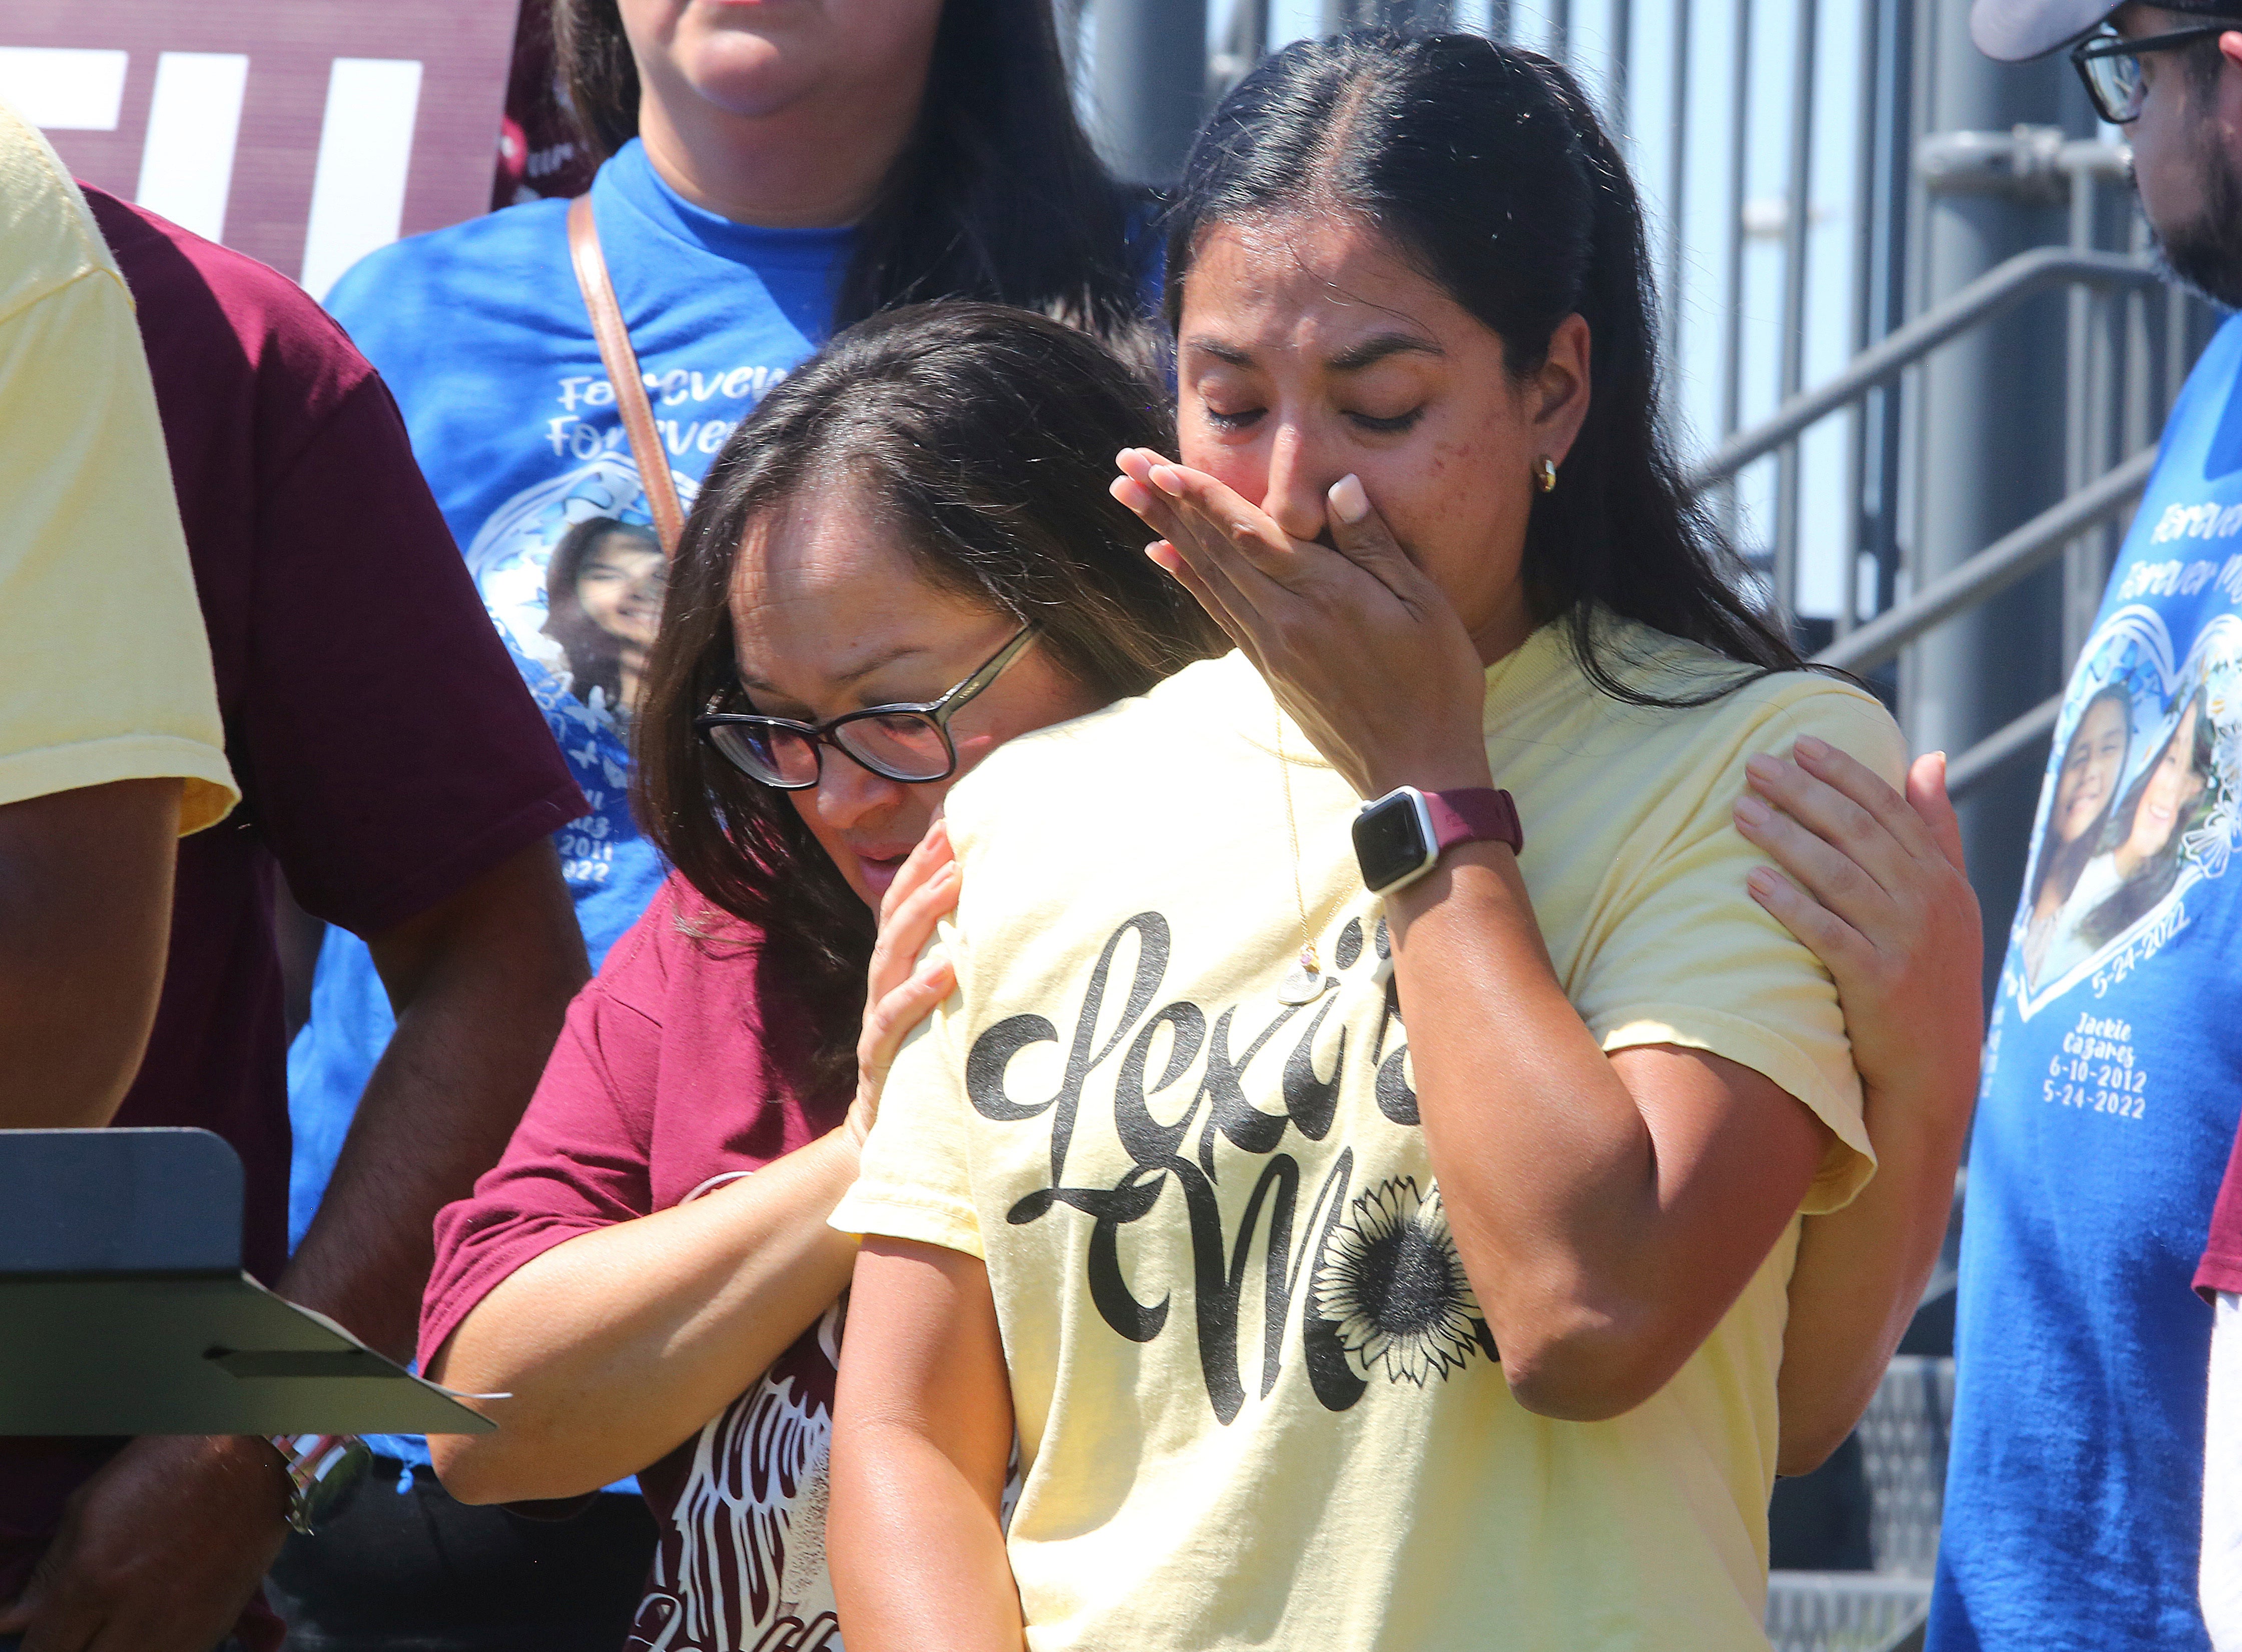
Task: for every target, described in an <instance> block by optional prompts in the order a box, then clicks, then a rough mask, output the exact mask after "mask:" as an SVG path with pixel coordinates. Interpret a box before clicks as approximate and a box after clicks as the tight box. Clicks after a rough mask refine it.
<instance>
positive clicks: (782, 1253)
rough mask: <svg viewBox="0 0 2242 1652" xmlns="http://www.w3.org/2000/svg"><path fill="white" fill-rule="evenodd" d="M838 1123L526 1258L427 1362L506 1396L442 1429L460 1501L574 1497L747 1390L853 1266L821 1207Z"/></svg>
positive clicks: (835, 1192)
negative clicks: (666, 1205)
mask: <svg viewBox="0 0 2242 1652" xmlns="http://www.w3.org/2000/svg"><path fill="white" fill-rule="evenodd" d="M855 1176H856V1149H855V1147H854V1145H852V1144H851V1143H850V1141H849V1138H848V1137H847V1135H846V1133H845V1132H835V1133H833V1134H831V1135H828V1136H825V1137H822V1138H820V1139H818V1140H817V1141H815V1142H812V1143H810V1144H809V1145H808V1146H805V1147H802V1148H801V1149H799V1150H797V1151H796V1152H792V1153H789V1154H788V1155H787V1156H786V1157H785V1158H781V1159H778V1160H776V1161H775V1163H772V1164H770V1165H766V1166H764V1167H763V1168H762V1169H761V1170H759V1171H757V1172H755V1174H754V1175H752V1176H749V1177H747V1178H745V1179H742V1180H740V1181H736V1182H733V1183H731V1184H729V1185H727V1186H724V1187H722V1188H720V1189H718V1190H717V1191H716V1192H712V1193H709V1194H708V1195H706V1196H704V1197H702V1198H701V1199H695V1200H694V1201H693V1202H692V1203H691V1204H688V1205H680V1206H678V1207H677V1208H675V1209H674V1210H668V1211H659V1212H654V1214H653V1215H650V1216H644V1217H640V1218H638V1219H635V1220H633V1221H628V1222H619V1223H616V1224H615V1225H614V1226H609V1227H604V1228H600V1229H598V1230H596V1231H594V1232H588V1233H584V1234H581V1235H579V1236H578V1237H576V1238H574V1239H569V1240H567V1242H566V1243H564V1244H561V1245H557V1246H554V1247H553V1248H552V1249H551V1250H549V1251H547V1252H544V1253H543V1254H542V1255H540V1256H538V1257H535V1258H534V1259H531V1260H530V1261H528V1262H527V1263H525V1264H524V1265H523V1266H521V1267H520V1268H519V1269H518V1270H516V1271H515V1272H514V1273H513V1274H511V1275H509V1276H508V1277H507V1279H505V1280H503V1281H502V1282H500V1284H499V1285H498V1286H496V1287H494V1288H493V1290H492V1291H491V1293H490V1294H489V1295H487V1296H486V1297H485V1298H484V1299H482V1300H481V1301H480V1303H478V1304H477V1305H476V1306H475V1307H474V1308H473V1311H472V1312H470V1313H468V1314H467V1318H466V1319H465V1320H462V1321H461V1322H460V1327H459V1329H458V1330H456V1331H455V1332H453V1333H452V1335H451V1337H450V1338H449V1339H448V1340H446V1344H445V1346H444V1348H443V1350H442V1351H441V1353H440V1354H439V1355H438V1357H437V1358H436V1359H435V1360H433V1361H432V1363H431V1373H432V1374H433V1375H434V1376H435V1377H436V1378H437V1379H438V1380H440V1381H442V1382H444V1383H446V1384H447V1385H449V1386H451V1387H457V1388H464V1389H466V1390H467V1391H469V1392H471V1393H507V1394H510V1395H511V1396H512V1398H511V1399H507V1400H496V1401H493V1402H491V1403H490V1404H489V1405H488V1406H487V1407H485V1409H486V1410H487V1412H488V1414H490V1416H491V1417H492V1418H493V1420H496V1421H497V1422H498V1424H499V1429H498V1432H496V1433H495V1434H458V1435H446V1436H444V1437H443V1438H441V1439H439V1440H434V1441H433V1442H432V1449H433V1453H434V1455H435V1459H436V1467H437V1471H438V1473H439V1474H440V1475H441V1477H442V1479H443V1481H444V1484H445V1486H446V1488H447V1489H449V1490H450V1491H451V1492H452V1494H453V1495H454V1496H456V1497H458V1498H460V1500H461V1501H467V1502H512V1501H524V1500H531V1499H540V1498H554V1497H570V1496H575V1495H577V1494H581V1493H583V1492H587V1491H590V1490H594V1489H595V1488H596V1487H601V1486H603V1485H606V1484H607V1483H608V1482H610V1481H614V1480H617V1479H619V1478H621V1476H623V1475H626V1474H634V1473H636V1472H637V1471H638V1470H639V1469H641V1468H643V1467H646V1466H647V1465H648V1463H650V1462H654V1461H657V1460H659V1459H660V1458H661V1457H662V1456H663V1455H665V1454H667V1453H668V1452H669V1451H670V1450H672V1449H673V1448H674V1447H675V1446H676V1445H677V1444H678V1442H679V1441H680V1440H685V1439H687V1438H689V1437H690V1436H691V1435H692V1434H694V1432H695V1430H697V1429H699V1428H701V1427H702V1426H704V1425H705V1424H706V1423H707V1422H708V1420H709V1419H710V1418H711V1417H714V1416H715V1415H716V1414H718V1413H720V1412H721V1411H722V1410H723V1408H724V1407H726V1406H727V1405H728V1404H730V1403H731V1401H732V1400H734V1399H735V1398H736V1397H738V1395H739V1394H740V1393H741V1392H742V1390H744V1389H745V1388H746V1387H748V1385H749V1384H750V1383H752V1382H753V1381H754V1380H755V1378H756V1377H757V1376H758V1375H759V1374H760V1373H762V1372H763V1371H764V1370H766V1369H767V1368H769V1366H770V1364H771V1362H772V1361H773V1360H775V1359H777V1357H778V1356H779V1355H780V1354H781V1353H783V1352H784V1351H785V1350H786V1348H787V1346H788V1345H789V1344H790V1343H792V1342H793V1341H794V1340H795V1338H797V1337H799V1336H800V1335H801V1334H802V1332H803V1331H804V1330H806V1329H808V1328H809V1326H811V1325H813V1324H815V1323H816V1320H817V1316H818V1315H819V1314H821V1313H824V1312H825V1310H826V1309H827V1308H828V1307H829V1306H831V1305H832V1303H833V1301H834V1299H836V1297H838V1296H839V1295H840V1294H841V1292H842V1289H843V1288H844V1287H845V1286H847V1285H848V1283H849V1269H850V1267H851V1266H853V1265H854V1264H855V1261H856V1242H855V1241H854V1240H853V1239H850V1238H849V1236H848V1235H846V1234H843V1233H838V1232H835V1231H834V1230H833V1229H831V1228H830V1227H829V1226H826V1222H825V1219H826V1217H827V1216H828V1215H829V1213H830V1212H831V1211H832V1209H833V1206H834V1205H836V1203H838V1202H839V1200H840V1198H841V1195H842V1193H843V1192H847V1191H848V1187H849V1183H850V1182H851V1181H852V1180H853V1179H855Z"/></svg>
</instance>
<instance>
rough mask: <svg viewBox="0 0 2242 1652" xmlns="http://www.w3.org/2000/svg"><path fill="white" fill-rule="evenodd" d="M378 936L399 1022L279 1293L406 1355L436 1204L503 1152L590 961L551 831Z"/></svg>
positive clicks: (380, 963) (469, 1183) (379, 961)
mask: <svg viewBox="0 0 2242 1652" xmlns="http://www.w3.org/2000/svg"><path fill="white" fill-rule="evenodd" d="M372 945H373V956H374V962H375V964H376V966H377V967H378V968H379V970H380V971H381V975H382V980H383V983H384V984H385V985H386V986H387V988H388V989H389V994H390V999H391V1003H392V1004H393V1006H394V1008H395V1009H396V1011H397V1031H396V1032H395V1034H394V1035H393V1037H392V1038H391V1039H390V1042H389V1048H388V1049H387V1050H386V1051H385V1052H384V1053H383V1056H382V1058H381V1060H380V1062H379V1064H378V1065H377V1066H376V1067H375V1068H374V1071H373V1078H370V1079H369V1080H368V1081H367V1084H366V1091H365V1093H364V1095H363V1096H362V1097H361V1098H360V1099H359V1107H358V1113H357V1116H356V1118H354V1119H353V1120H352V1124H351V1130H350V1135H349V1136H348V1138H346V1140H345V1141H344V1144H343V1150H342V1153H341V1155H340V1157H339V1158H338V1160H337V1162H336V1165H335V1171H334V1175H333V1177H332V1179H331V1180H330V1181H329V1182H328V1184H327V1191H326V1195H325V1197H324V1198H323V1199H321V1200H320V1203H319V1214H318V1215H317V1217H315V1218H314V1219H313V1220H312V1226H311V1229H310V1231H309V1232H306V1233H305V1236H304V1242H303V1244H302V1245H301V1246H299V1248H298V1250H297V1252H296V1255H295V1259H294V1260H292V1262H291V1263H290V1264H289V1266H288V1270H287V1272H286V1273H285V1274H283V1275H282V1277H281V1281H280V1286H279V1289H280V1292H281V1293H282V1294H283V1295H285V1296H286V1297H287V1298H288V1299H290V1300H292V1301H295V1302H300V1303H302V1304H304V1305H305V1306H307V1307H312V1308H317V1309H318V1310H319V1311H320V1312H321V1313H327V1314H330V1315H332V1317H334V1318H335V1319H337V1320H340V1321H341V1322H342V1323H343V1324H344V1325H345V1326H348V1327H349V1328H350V1330H352V1332H353V1333H356V1334H357V1335H358V1336H359V1338H361V1339H362V1340H365V1341H366V1343H368V1344H369V1345H370V1346H373V1347H375V1348H378V1349H379V1350H380V1351H381V1352H382V1353H387V1354H389V1355H391V1356H392V1357H393V1358H396V1359H406V1358H409V1357H410V1356H411V1354H412V1352H413V1340H414V1337H415V1334H416V1333H417V1331H418V1330H419V1327H420V1296H421V1293H422V1291H423V1290H424V1289H425V1288H426V1285H427V1281H428V1269H429V1266H430V1264H431V1262H432V1261H433V1258H434V1234H433V1228H434V1224H435V1219H436V1213H437V1212H439V1211H440V1210H441V1209H442V1208H443V1207H444V1206H445V1205H447V1204H449V1203H450V1202H451V1201H453V1199H462V1198H465V1197H466V1196H467V1193H468V1192H471V1191H472V1190H473V1186H474V1182H475V1179H476V1177H478V1176H480V1174H481V1173H482V1172H484V1171H486V1170H487V1169H489V1168H490V1167H491V1166H492V1165H494V1164H496V1163H497V1162H498V1159H499V1156H500V1154H501V1153H502V1152H504V1151H505V1149H506V1144H507V1138H509V1137H510V1136H511V1135H512V1134H513V1132H514V1125H516V1124H518V1123H519V1122H520V1118H521V1113H522V1110H523V1109H524V1108H525V1107H526V1106H527V1105H528V1103H529V1097H530V1093H531V1091H533V1090H534V1089H535V1087H536V1085H537V1080H538V1078H539V1076H540V1074H541V1073H542V1072H543V1071H544V1069H545V1061H546V1058H547V1056H548V1055H549V1054H550V1053H551V1051H552V1049H553V1044H554V1040H555V1039H556V1038H558V1037H559V1035H560V1031H561V1021H562V1018H563V1017H564V1016H565V1015H566V1014H567V1008H568V1001H569V999H570V998H572V997H574V995H575V992H576V990H577V989H578V988H579V987H581V985H582V984H584V981H585V978H586V977H587V974H588V973H589V971H588V970H587V968H586V966H585V963H584V944H583V938H582V937H581V935H580V934H579V933H578V932H577V930H576V925H575V919H574V914H573V912H572V911H571V910H570V908H569V905H568V901H567V891H566V890H565V889H564V888H563V886H562V885H561V880H560V873H559V865H558V863H557V862H556V861H555V860H554V855H553V850H552V847H551V845H550V844H549V843H543V842H540V843H538V844H536V845H535V846H534V848H532V849H531V850H526V851H524V852H523V853H522V854H521V855H519V856H515V857H514V860H512V861H509V862H507V863H505V864H503V865H501V866H500V867H499V868H498V869H496V870H493V871H492V872H490V873H488V874H487V875H486V876H484V877H482V878H481V879H479V880H478V881H477V882H476V883H474V884H472V885H470V886H469V887H468V889H467V890H463V891H461V892H460V894H459V895H458V896H456V897H453V900H452V901H451V902H447V903H445V904H444V905H443V906H442V907H440V908H439V909H437V910H434V911H433V912H432V913H429V914H426V915H424V917H422V918H421V919H418V920H414V921H413V923H410V924H408V925H404V926H400V928H399V930H395V931H391V932H389V933H386V934H385V935H382V936H379V937H375V938H374V940H373V943H372Z"/></svg>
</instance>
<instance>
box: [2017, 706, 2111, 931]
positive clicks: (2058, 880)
mask: <svg viewBox="0 0 2242 1652" xmlns="http://www.w3.org/2000/svg"><path fill="white" fill-rule="evenodd" d="M2104 705H2111V706H2115V707H2117V708H2118V716H2119V717H2120V718H2121V719H2123V727H2124V728H2125V749H2126V750H2127V751H2129V752H2130V751H2131V749H2132V744H2133V696H2132V695H2131V693H2129V692H2128V691H2127V689H2126V688H2125V684H2124V683H2122V682H2105V683H2104V684H2103V685H2102V687H2101V688H2098V689H2096V690H2095V692H2094V695H2093V697H2092V698H2091V699H2090V700H2089V701H2087V702H2086V703H2085V704H2084V705H2083V706H2081V707H2080V708H2078V719H2077V720H2076V721H2075V722H2072V724H2071V738H2072V739H2076V738H2078V735H2079V734H2080V732H2081V731H2083V730H2084V729H2085V727H2086V720H2087V719H2088V718H2089V717H2091V716H2092V715H2094V708H2096V707H2097V706H2104ZM2124 772H2125V759H2124V758H2122V757H2121V758H2119V759H2118V773H2120V774H2123V773H2124ZM2055 790H2056V794H2057V796H2060V795H2061V794H2062V791H2063V771H2062V769H2060V768H2058V769H2057V770H2056V776H2055ZM2117 802H2118V799H2117V795H2116V794H2115V793H2114V792H2113V793H2111V795H2110V796H2106V797H2104V799H2103V800H2102V809H2101V812H2100V813H2099V814H2098V815H2096V816H2094V819H2093V822H2092V823H2091V824H2090V825H2089V826H2088V827H2087V828H2086V829H2085V830H2084V831H2083V832H2081V833H2079V834H2078V836H2076V837H2074V838H2072V839H2071V841H2070V842H2069V843H2057V842H2056V841H2055V799H2054V798H2053V797H2051V798H2050V799H2049V800H2048V823H2047V827H2046V829H2045V831H2044V834H2043V836H2042V837H2041V841H2040V851H2039V866H2038V868H2037V870H2035V871H2034V872H2033V873H2032V886H2031V895H2030V896H2028V897H2026V898H2025V901H2024V910H2026V911H2030V910H2032V909H2033V908H2034V907H2036V906H2037V905H2038V904H2039V897H2040V895H2041V893H2042V891H2044V890H2045V889H2046V888H2047V887H2048V885H2049V884H2051V883H2053V884H2055V885H2056V886H2057V889H2058V890H2060V891H2061V892H2060V893H2059V894H2058V896H2057V899H2058V900H2068V899H2070V898H2071V890H2073V889H2074V888H2076V887H2077V886H2078V875H2079V873H2081V872H2082V871H2084V870H2086V863H2087V862H2089V861H2091V860H2092V859H2093V858H2094V856H2095V855H2096V854H2097V853H2098V851H2099V850H2100V849H2101V847H2102V832H2103V829H2104V828H2105V827H2107V826H2108V825H2109V823H2110V815H2111V810H2112V809H2115V808H2116V807H2117ZM2129 818H2130V817H2129Z"/></svg>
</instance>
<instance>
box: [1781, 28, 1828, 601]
mask: <svg viewBox="0 0 2242 1652" xmlns="http://www.w3.org/2000/svg"><path fill="white" fill-rule="evenodd" d="M1819 20H1820V19H1819V7H1818V6H1817V5H1816V0H1798V11H1797V18H1796V24H1795V25H1794V26H1795V27H1796V29H1797V30H1798V36H1797V40H1796V50H1795V52H1794V55H1793V57H1792V59H1791V87H1790V195H1789V202H1788V205H1787V211H1786V216H1785V222H1784V224H1783V226H1782V228H1783V236H1782V400H1784V401H1789V400H1790V399H1791V398H1792V397H1793V396H1795V395H1796V394H1797V393H1798V389H1799V386H1800V385H1801V384H1802V382H1803V381H1804V379H1805V376H1806V253H1807V245H1808V238H1809V235H1810V234H1811V232H1812V229H1813V225H1812V223H1811V221H1810V220H1811V218H1812V216H1813V198H1814V46H1815V39H1814V37H1815V34H1816V24H1818V22H1819ZM1799 459H1800V452H1799V443H1798V442H1796V441H1792V442H1790V443H1789V444H1787V445H1786V446H1785V447H1783V449H1782V456H1781V457H1780V458H1779V459H1778V460H1776V473H1775V611H1776V613H1777V614H1780V615H1781V616H1782V620H1783V622H1784V623H1785V624H1794V623H1796V619H1797V614H1798V471H1799Z"/></svg>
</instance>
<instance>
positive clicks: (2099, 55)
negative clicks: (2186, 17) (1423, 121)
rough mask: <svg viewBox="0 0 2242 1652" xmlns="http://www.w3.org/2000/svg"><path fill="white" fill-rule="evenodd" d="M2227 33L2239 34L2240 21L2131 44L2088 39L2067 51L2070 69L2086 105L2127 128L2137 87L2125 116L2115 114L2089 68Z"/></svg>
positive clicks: (2138, 97)
mask: <svg viewBox="0 0 2242 1652" xmlns="http://www.w3.org/2000/svg"><path fill="white" fill-rule="evenodd" d="M2227 30H2242V17H2225V18H2221V19H2220V20H2219V21H2218V22H2216V23H2199V24H2194V25H2192V27H2189V28H2185V29H2175V30H2172V32H2171V33H2170V34H2162V35H2144V36H2142V37H2140V38H2139V39H2138V40H2131V39H2128V38H2126V37H2125V36H2124V35H2119V34H2104V35H2089V36H2087V37H2085V38H2084V40H2082V41H2080V42H2079V43H2078V44H2077V45H2075V46H2073V47H2072V48H2071V67H2072V68H2073V69H2075V70H2077V71H2078V78H2079V79H2080V80H2081V81H2082V82H2084V84H2085V87H2086V97H2087V101H2088V102H2090V103H2091V104H2093V105H2094V112H2095V113H2096V114H2098V115H2099V116H2101V117H2102V118H2103V119H2104V120H2105V121H2107V122H2109V123H2110V124H2111V125H2112V126H2130V125H2131V124H2133V122H2135V121H2137V120H2138V119H2140V118H2141V105H2142V93H2141V91H2140V83H2137V84H2136V86H2135V90H2134V93H2133V99H2132V110H2131V112H2130V113H2128V114H2122V115H2121V114H2116V113H2113V112H2112V111H2111V107H2110V104H2109V103H2108V102H2107V101H2106V100H2105V99H2104V97H2103V96H2102V90H2101V88H2100V87H2098V86H2097V85H2096V84H2094V72H2093V71H2092V70H2091V68H2090V67H2089V66H2088V65H2089V64H2093V63H2096V62H2098V61H2101V60H2103V59H2106V58H2111V57H2133V58H2138V57H2140V56H2141V55H2142V54H2143V53H2145V52H2151V51H2171V50H2175V49H2176V48H2178V47H2180V46H2189V45H2193V44H2195V43H2196V42H2197V41H2198V40H2208V39H2211V38H2212V37H2215V36H2218V35H2223V34H2225V33H2226V32H2227Z"/></svg>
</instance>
